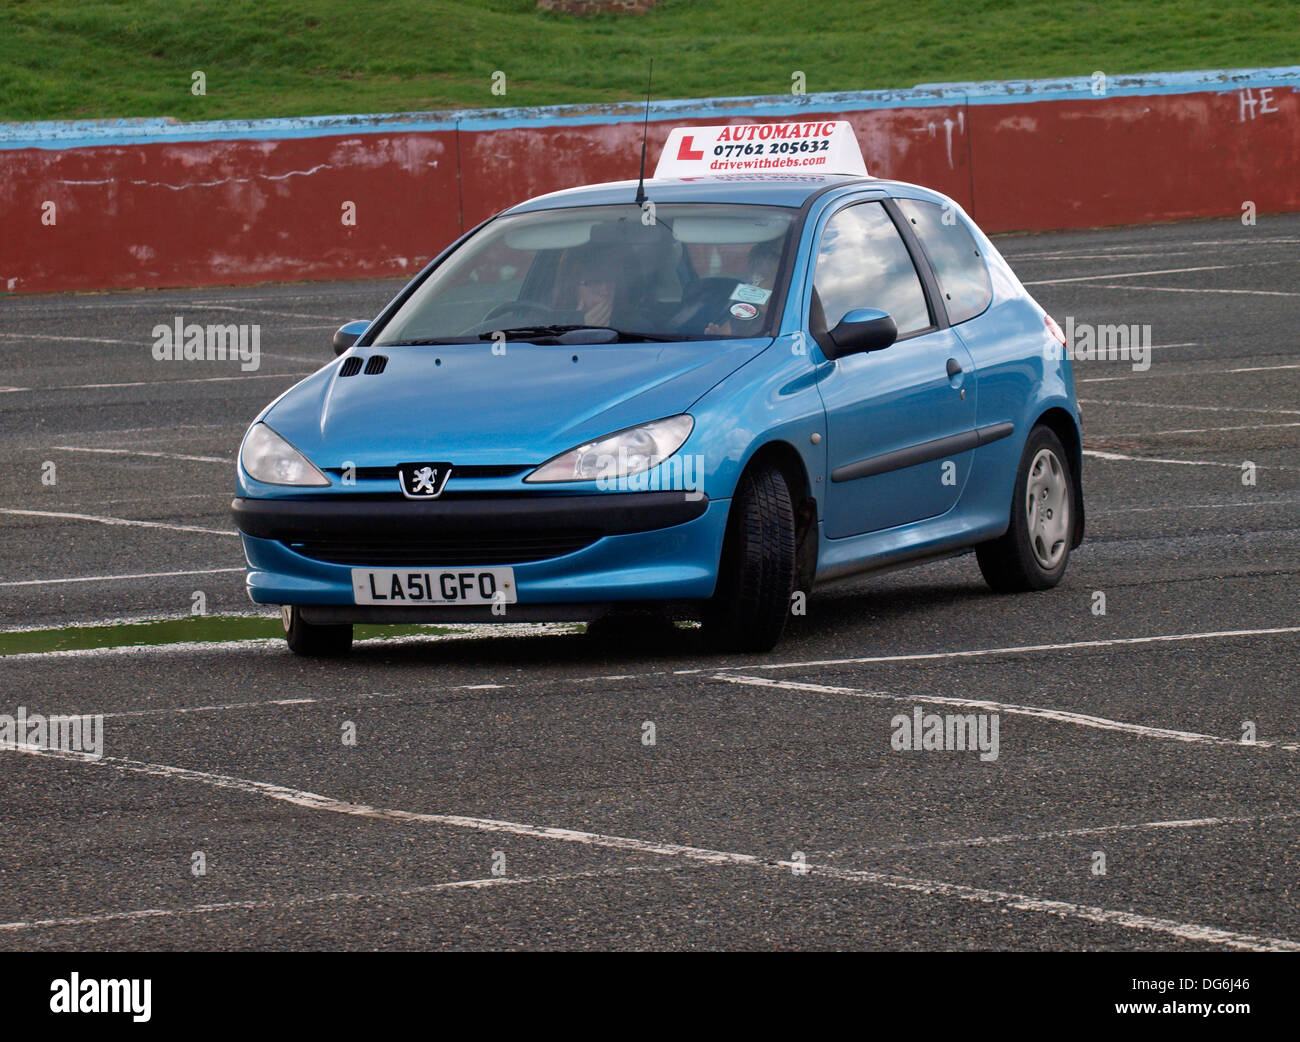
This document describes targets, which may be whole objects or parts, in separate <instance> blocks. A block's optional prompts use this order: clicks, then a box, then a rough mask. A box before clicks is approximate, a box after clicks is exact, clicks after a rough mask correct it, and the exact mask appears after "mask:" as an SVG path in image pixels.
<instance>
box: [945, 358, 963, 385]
mask: <svg viewBox="0 0 1300 1042" xmlns="http://www.w3.org/2000/svg"><path fill="white" fill-rule="evenodd" d="M960 372H961V363H960V362H959V361H957V359H955V358H950V359H948V379H949V380H951V379H952V378H953V377H954V376H956V375H957V374H958V373H960Z"/></svg>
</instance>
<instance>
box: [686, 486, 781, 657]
mask: <svg viewBox="0 0 1300 1042" xmlns="http://www.w3.org/2000/svg"><path fill="white" fill-rule="evenodd" d="M794 576H795V519H794V507H793V506H792V504H791V502H790V489H789V488H788V487H787V485H786V483H785V478H784V477H782V475H781V472H780V471H779V470H776V469H775V468H773V467H759V468H757V469H754V470H751V471H747V472H746V473H745V474H744V476H743V477H742V478H741V479H740V485H739V487H737V489H736V495H735V498H734V499H733V500H732V503H731V514H730V516H729V517H728V519H727V537H726V541H725V542H724V544H723V549H722V560H721V562H720V563H719V566H718V585H717V589H716V591H715V592H714V595H713V597H712V599H711V600H710V601H709V604H708V606H707V608H706V610H705V613H704V632H705V636H706V638H707V640H708V642H709V644H710V645H711V646H712V647H713V648H715V649H716V650H718V651H770V650H771V649H772V648H773V647H775V646H776V642H777V641H778V640H780V639H781V632H782V630H784V629H785V620H786V617H787V616H788V615H789V612H790V597H791V595H792V594H793V593H794Z"/></svg>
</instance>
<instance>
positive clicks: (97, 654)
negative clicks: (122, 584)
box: [0, 568, 580, 687]
mask: <svg viewBox="0 0 1300 1042" xmlns="http://www.w3.org/2000/svg"><path fill="white" fill-rule="evenodd" d="M236 570H237V571H243V569H242V568H241V569H236ZM394 625H400V623H396V624H394ZM419 625H422V626H437V625H440V624H439V623H436V622H433V623H431V622H421V623H419ZM441 625H445V626H447V627H448V628H452V629H453V630H454V632H451V633H416V634H408V635H406V636H401V637H372V638H369V639H367V640H358V641H355V642H353V645H352V646H353V647H354V648H375V649H378V650H383V649H385V648H394V647H399V646H403V645H409V644H427V643H437V642H439V641H448V640H482V639H483V637H484V636H492V637H496V638H500V637H553V636H566V635H568V634H576V633H577V632H578V628H577V627H578V626H579V625H580V624H579V623H566V622H496V623H482V624H475V623H458V622H457V623H450V622H449V623H443V624H441ZM32 628H35V629H44V628H46V627H32ZM28 631H29V630H28ZM4 632H5V631H3V630H0V635H3V633H4ZM14 632H24V630H16V631H14ZM284 648H285V646H284V638H283V637H253V638H249V639H247V640H182V641H173V642H171V643H168V644H118V645H113V646H111V647H104V648H67V649H64V650H60V651H20V652H17V653H16V654H13V655H3V654H0V664H3V663H6V662H23V661H30V660H39V659H64V658H68V659H74V658H105V657H110V656H115V655H127V656H131V655H175V654H189V653H191V652H193V653H197V654H203V653H210V652H214V651H238V652H241V653H246V652H250V651H262V652H270V653H274V654H281V653H283V652H284ZM482 686H483V687H487V686H489V685H482Z"/></svg>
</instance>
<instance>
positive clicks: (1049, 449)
mask: <svg viewBox="0 0 1300 1042" xmlns="http://www.w3.org/2000/svg"><path fill="white" fill-rule="evenodd" d="M1073 508H1074V477H1073V475H1072V474H1071V473H1070V464H1069V457H1068V456H1067V455H1066V454H1065V449H1064V448H1062V446H1061V442H1060V439H1059V438H1057V436H1056V435H1055V434H1053V433H1052V431H1051V430H1050V429H1049V428H1047V427H1035V428H1034V429H1033V430H1032V431H1031V432H1030V434H1029V439H1028V440H1027V441H1026V442H1025V451H1024V454H1023V455H1022V456H1021V458H1020V470H1019V472H1018V473H1017V474H1016V491H1015V494H1014V496H1013V498H1012V501H1011V525H1010V527H1009V528H1008V529H1007V530H1006V532H1005V533H1004V534H1003V535H1002V536H1001V537H999V538H997V539H994V540H992V541H991V542H988V543H984V544H982V545H981V546H979V547H977V548H976V551H975V553H976V557H977V559H978V560H979V566H980V571H981V572H982V573H983V574H984V581H985V582H987V583H988V584H989V586H990V587H991V588H992V589H993V590H995V591H996V592H998V593H1018V592H1022V591H1027V590H1046V589H1050V588H1051V587H1053V586H1055V585H1056V584H1057V583H1059V582H1060V581H1061V577H1062V576H1063V575H1065V566H1066V565H1067V564H1068V563H1069V561H1070V540H1071V538H1072V536H1073V534H1074V513H1073Z"/></svg>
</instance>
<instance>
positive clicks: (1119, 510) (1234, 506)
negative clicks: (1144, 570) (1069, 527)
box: [1088, 499, 1300, 517]
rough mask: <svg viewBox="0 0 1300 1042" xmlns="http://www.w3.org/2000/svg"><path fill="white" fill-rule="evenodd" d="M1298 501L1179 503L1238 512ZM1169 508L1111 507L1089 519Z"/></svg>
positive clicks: (1162, 511) (1183, 506)
mask: <svg viewBox="0 0 1300 1042" xmlns="http://www.w3.org/2000/svg"><path fill="white" fill-rule="evenodd" d="M1297 503H1300V499H1255V500H1251V501H1250V502H1249V503H1242V502H1237V503H1179V504H1178V509H1179V510H1180V511H1182V510H1238V509H1241V508H1242V507H1277V506H1295V505H1296V504H1297ZM1167 513H1169V507H1112V508H1110V509H1109V510H1101V511H1097V512H1093V511H1089V512H1088V516H1089V517H1110V516H1111V515H1112V514H1167Z"/></svg>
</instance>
